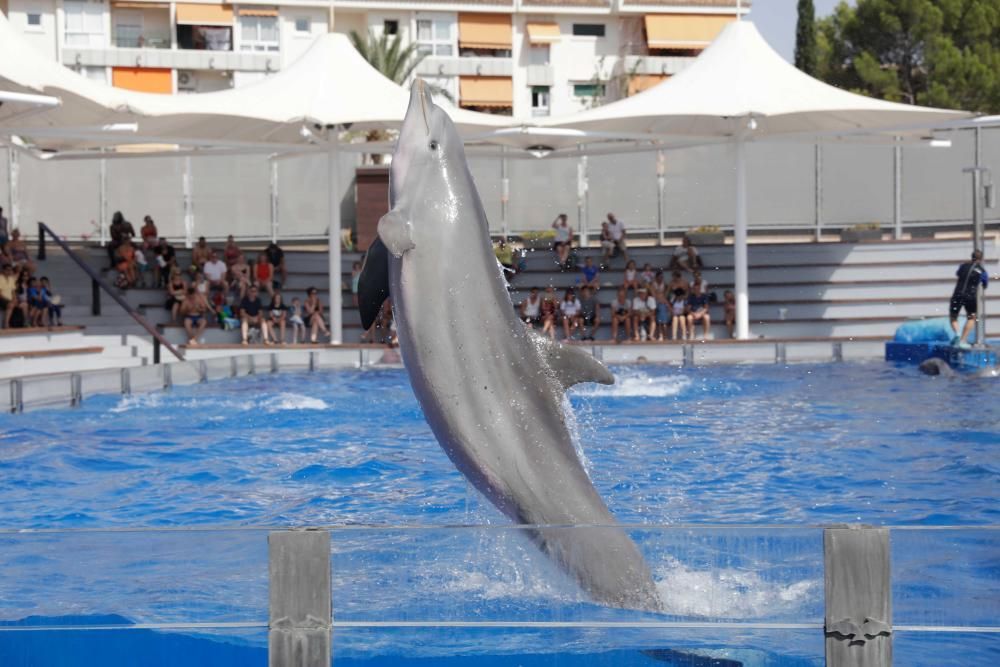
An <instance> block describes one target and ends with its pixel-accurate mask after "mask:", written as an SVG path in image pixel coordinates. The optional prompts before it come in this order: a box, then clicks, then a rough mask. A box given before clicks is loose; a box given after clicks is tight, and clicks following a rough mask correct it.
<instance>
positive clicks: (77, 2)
mask: <svg viewBox="0 0 1000 667" xmlns="http://www.w3.org/2000/svg"><path fill="white" fill-rule="evenodd" d="M63 10H64V11H65V12H66V27H65V42H66V46H79V47H84V48H86V47H88V46H94V47H99V46H105V42H104V6H103V5H102V4H100V3H96V2H88V1H87V0H66V1H65V2H64V3H63Z"/></svg>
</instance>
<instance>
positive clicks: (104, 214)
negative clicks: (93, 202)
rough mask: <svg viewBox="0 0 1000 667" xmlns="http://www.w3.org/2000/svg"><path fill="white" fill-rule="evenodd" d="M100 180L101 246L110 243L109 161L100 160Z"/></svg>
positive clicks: (98, 200) (98, 198)
mask: <svg viewBox="0 0 1000 667" xmlns="http://www.w3.org/2000/svg"><path fill="white" fill-rule="evenodd" d="M98 166H99V168H100V169H99V174H100V182H99V183H98V186H97V189H98V193H97V220H98V222H97V229H98V233H99V234H100V238H101V247H102V248H103V247H104V246H106V245H107V244H108V161H107V160H105V159H103V158H101V160H99V164H98Z"/></svg>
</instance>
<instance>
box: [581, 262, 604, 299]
mask: <svg viewBox="0 0 1000 667" xmlns="http://www.w3.org/2000/svg"><path fill="white" fill-rule="evenodd" d="M576 282H577V284H578V285H579V286H580V287H589V288H590V289H592V290H594V291H597V290H599V289H601V271H600V269H599V268H598V267H596V266H594V259H593V258H592V257H587V258H586V259H584V260H583V268H582V269H580V277H579V278H577V279H576Z"/></svg>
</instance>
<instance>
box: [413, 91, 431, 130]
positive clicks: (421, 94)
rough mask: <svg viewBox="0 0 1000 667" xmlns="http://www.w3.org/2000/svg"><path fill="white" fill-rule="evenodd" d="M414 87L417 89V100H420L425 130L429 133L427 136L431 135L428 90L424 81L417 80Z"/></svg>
mask: <svg viewBox="0 0 1000 667" xmlns="http://www.w3.org/2000/svg"><path fill="white" fill-rule="evenodd" d="M413 85H414V87H415V89H416V90H415V92H416V94H417V98H418V99H419V100H420V115H421V117H422V118H423V119H424V129H425V130H426V131H427V134H430V133H431V122H430V120H429V119H428V118H427V90H426V87H425V84H424V80H423V79H417V80H416V81H415V82H414V84H413Z"/></svg>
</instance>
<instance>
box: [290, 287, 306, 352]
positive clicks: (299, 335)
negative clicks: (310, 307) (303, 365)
mask: <svg viewBox="0 0 1000 667" xmlns="http://www.w3.org/2000/svg"><path fill="white" fill-rule="evenodd" d="M288 322H289V324H291V325H292V344H293V345H296V344H298V342H299V341H300V340H301V341H302V342H303V343H304V342H306V323H305V320H303V319H302V302H301V301H299V298H298V297H295V298H294V299H292V307H291V309H289V313H288Z"/></svg>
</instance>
